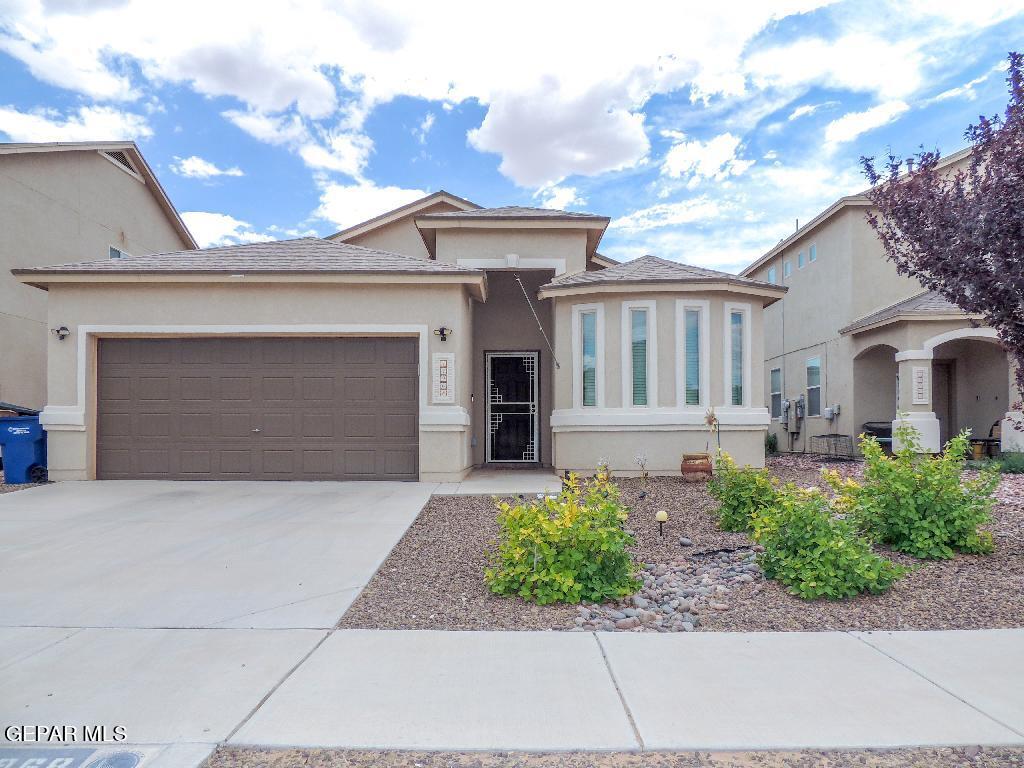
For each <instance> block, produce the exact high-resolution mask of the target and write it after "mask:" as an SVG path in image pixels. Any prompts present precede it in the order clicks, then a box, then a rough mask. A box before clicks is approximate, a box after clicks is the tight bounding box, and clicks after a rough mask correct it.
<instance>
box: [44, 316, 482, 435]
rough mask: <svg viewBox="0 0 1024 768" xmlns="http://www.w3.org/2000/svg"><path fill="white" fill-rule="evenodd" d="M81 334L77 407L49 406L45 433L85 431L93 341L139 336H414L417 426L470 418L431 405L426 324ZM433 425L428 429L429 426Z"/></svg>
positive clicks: (150, 328)
mask: <svg viewBox="0 0 1024 768" xmlns="http://www.w3.org/2000/svg"><path fill="white" fill-rule="evenodd" d="M75 333H76V334H77V345H78V349H77V358H78V359H77V361H76V366H77V369H76V377H77V378H76V390H77V398H78V402H77V403H76V404H74V405H47V406H46V407H45V408H44V409H43V411H42V413H41V414H40V417H39V420H40V422H41V423H42V424H43V425H44V427H45V428H46V430H47V431H50V430H70V431H79V432H81V431H84V430H85V404H86V402H87V400H86V389H87V387H86V385H87V376H88V372H89V345H90V339H91V338H104V337H112V338H131V337H136V336H145V337H154V336H167V337H169V338H180V337H190V336H241V337H253V336H270V337H273V336H416V337H418V338H419V365H418V368H419V375H420V385H419V389H420V392H419V424H420V428H421V429H422V428H423V427H425V426H427V428H428V429H429V428H430V427H434V428H435V429H436V427H437V426H438V425H445V424H452V425H463V426H464V425H466V424H468V423H469V414H468V413H467V412H466V409H465V408H461V407H436V406H435V407H432V406H430V405H429V402H430V399H429V398H430V370H429V363H430V361H429V357H430V355H429V351H428V339H429V338H430V333H429V329H428V328H427V326H426V325H410V324H401V323H396V324H367V325H361V324H358V323H344V324H338V325H80V326H78V328H77V329H76V330H75ZM428 425H429V426H428Z"/></svg>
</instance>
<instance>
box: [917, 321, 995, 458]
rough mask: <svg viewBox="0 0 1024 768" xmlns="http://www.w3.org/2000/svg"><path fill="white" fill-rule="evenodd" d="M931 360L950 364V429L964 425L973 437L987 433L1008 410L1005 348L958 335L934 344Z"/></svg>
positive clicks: (961, 427) (947, 435)
mask: <svg viewBox="0 0 1024 768" xmlns="http://www.w3.org/2000/svg"><path fill="white" fill-rule="evenodd" d="M932 362H933V363H941V362H948V363H950V364H951V365H952V374H953V386H952V392H951V395H952V400H953V407H952V411H953V413H952V417H953V423H952V431H953V433H955V432H956V431H958V430H960V429H963V428H965V427H966V428H967V429H970V430H971V434H972V435H973V436H975V437H988V434H989V430H990V429H991V428H992V425H993V424H994V423H995V422H997V421H1002V419H1003V416H1005V414H1006V412H1007V411H1009V410H1011V404H1010V403H1009V384H1008V381H1009V364H1008V361H1007V357H1006V352H1005V351H1003V349H1002V348H1001V347H1000V346H999V345H998V344H995V343H992V342H988V341H980V340H972V339H960V340H957V341H950V342H947V343H946V344H940V345H939V346H937V347H936V348H935V357H934V359H933V361H932ZM933 380H934V376H933ZM935 405H936V406H937V405H938V404H937V403H936V404H935ZM952 436H953V435H952V434H943V437H944V438H946V437H952Z"/></svg>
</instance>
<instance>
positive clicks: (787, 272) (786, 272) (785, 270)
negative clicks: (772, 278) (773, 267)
mask: <svg viewBox="0 0 1024 768" xmlns="http://www.w3.org/2000/svg"><path fill="white" fill-rule="evenodd" d="M792 275H793V263H792V262H790V261H788V260H787V261H784V262H782V279H783V280H785V279H786V278H787V277H791V276H792Z"/></svg>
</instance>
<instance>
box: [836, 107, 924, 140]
mask: <svg viewBox="0 0 1024 768" xmlns="http://www.w3.org/2000/svg"><path fill="white" fill-rule="evenodd" d="M908 109H910V107H909V105H908V104H907V103H906V102H905V101H898V100H896V101H887V102H885V103H884V104H878V105H877V106H874V107H871V108H870V109H866V110H864V111H863V112H850V113H848V114H845V115H843V116H842V117H840V118H838V119H836V120H833V121H832V122H831V123H829V124H828V125H827V126H825V143H826V144H827V145H830V146H832V147H834V146H835V145H837V144H842V143H844V142H847V141H853V140H854V139H856V138H857V137H858V136H860V135H861V134H862V133H867V132H868V131H871V130H874V129H875V128H881V127H882V126H883V125H888V124H889V123H891V122H893V121H894V120H896V119H897V118H898V117H900V115H902V114H903V113H904V112H906V111H907V110H908Z"/></svg>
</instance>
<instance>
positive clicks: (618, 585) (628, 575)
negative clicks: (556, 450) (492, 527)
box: [484, 472, 641, 605]
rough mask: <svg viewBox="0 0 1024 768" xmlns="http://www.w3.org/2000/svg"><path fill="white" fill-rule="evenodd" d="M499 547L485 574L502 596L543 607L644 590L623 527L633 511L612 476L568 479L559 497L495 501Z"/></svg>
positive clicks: (489, 584) (571, 476) (618, 596)
mask: <svg viewBox="0 0 1024 768" xmlns="http://www.w3.org/2000/svg"><path fill="white" fill-rule="evenodd" d="M496 505H497V508H498V524H499V526H500V529H501V530H500V534H499V537H498V541H497V542H496V543H495V545H494V547H493V548H492V549H491V551H490V552H489V556H490V560H491V565H490V567H488V568H487V569H485V571H484V578H485V581H486V582H487V586H488V587H489V588H490V590H491V591H492V592H495V593H496V594H499V595H512V594H515V595H519V596H520V597H522V598H523V599H525V600H531V601H534V602H537V603H539V604H541V605H544V604H547V603H554V602H565V603H578V602H580V601H581V600H586V601H591V602H603V601H605V600H613V599H616V598H620V597H625V596H626V595H631V594H633V593H634V592H636V591H637V590H638V589H640V587H641V582H640V581H639V580H638V579H637V578H636V577H635V576H634V572H635V566H634V564H633V561H632V559H631V558H630V556H629V552H628V551H627V547H628V546H630V545H631V544H633V537H632V536H630V535H629V534H628V533H626V531H625V530H624V528H623V523H625V521H626V519H627V516H628V511H627V510H626V508H625V507H624V506H623V505H622V504H621V502H620V501H619V489H618V486H616V485H615V484H614V483H612V482H610V480H609V478H608V475H607V473H606V472H599V473H598V475H597V476H596V477H594V478H592V479H589V480H586V481H581V480H580V479H579V478H578V477H577V476H576V475H570V477H569V479H568V481H567V482H566V484H565V487H564V488H563V490H562V492H561V493H560V494H559V495H558V496H556V497H543V498H541V499H536V500H529V501H525V500H524V501H522V502H521V503H518V504H510V503H508V502H506V501H502V500H497V501H496Z"/></svg>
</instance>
